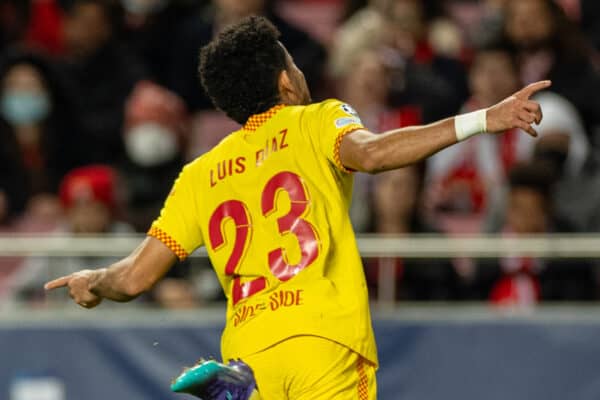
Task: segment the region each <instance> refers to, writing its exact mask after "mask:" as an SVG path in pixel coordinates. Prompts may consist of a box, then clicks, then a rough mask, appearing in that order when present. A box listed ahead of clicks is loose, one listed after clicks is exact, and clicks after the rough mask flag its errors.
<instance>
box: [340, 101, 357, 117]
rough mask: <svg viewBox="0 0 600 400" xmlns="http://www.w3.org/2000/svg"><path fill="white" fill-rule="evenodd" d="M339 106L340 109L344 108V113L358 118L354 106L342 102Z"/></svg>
mask: <svg viewBox="0 0 600 400" xmlns="http://www.w3.org/2000/svg"><path fill="white" fill-rule="evenodd" d="M340 107H342V110H344V112H345V113H346V114H348V115H351V116H353V117H356V118H359V117H358V113H357V112H356V110H355V109H354V108H352V106H351V105H349V104H345V103H344V104H342V105H341V106H340ZM359 119H360V118H359Z"/></svg>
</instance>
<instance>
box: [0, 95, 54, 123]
mask: <svg viewBox="0 0 600 400" xmlns="http://www.w3.org/2000/svg"><path fill="white" fill-rule="evenodd" d="M0 112H2V116H3V117H4V118H5V119H6V120H7V121H8V123H10V124H11V125H28V124H35V123H38V122H40V121H42V120H43V119H44V118H46V117H47V116H48V114H49V112H50V100H49V99H48V96H47V95H45V94H42V93H35V92H28V91H25V90H8V91H6V92H5V93H4V94H3V95H2V100H1V103H0Z"/></svg>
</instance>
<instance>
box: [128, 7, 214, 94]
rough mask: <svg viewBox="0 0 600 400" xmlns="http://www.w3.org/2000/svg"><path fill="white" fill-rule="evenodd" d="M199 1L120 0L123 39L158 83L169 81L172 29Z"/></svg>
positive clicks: (177, 26)
mask: <svg viewBox="0 0 600 400" xmlns="http://www.w3.org/2000/svg"><path fill="white" fill-rule="evenodd" d="M199 3H200V4H202V3H207V1H199V2H198V1H193V2H191V1H182V0H121V4H122V5H123V9H124V11H125V13H124V35H123V39H124V41H125V42H126V44H127V45H128V47H129V48H130V49H131V50H132V51H134V52H135V53H136V54H137V55H138V56H139V57H140V58H141V60H142V61H143V62H144V65H145V66H146V67H147V68H148V72H149V74H150V76H151V77H152V79H153V80H154V81H156V82H157V83H159V84H160V85H163V86H164V85H166V84H168V82H169V71H170V65H171V63H172V62H173V59H174V57H177V56H178V55H177V54H175V53H174V52H173V50H174V48H176V47H177V46H174V42H175V40H176V32H177V30H178V28H179V26H180V25H181V24H182V23H183V22H184V21H186V20H187V19H188V18H189V16H190V15H191V14H193V13H195V12H196V11H197V9H198V8H199Z"/></svg>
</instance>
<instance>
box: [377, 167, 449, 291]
mask: <svg viewBox="0 0 600 400" xmlns="http://www.w3.org/2000/svg"><path fill="white" fill-rule="evenodd" d="M373 183H374V187H373V191H372V213H373V219H372V221H373V227H372V232H374V233H377V234H382V235H395V236H411V235H413V234H419V233H433V232H434V231H433V229H432V228H431V227H429V225H428V224H427V223H426V222H425V221H424V220H423V218H422V215H421V210H420V208H419V205H420V204H422V202H421V194H422V186H423V171H422V166H410V167H406V168H402V169H399V170H394V171H388V172H384V173H381V174H379V175H377V176H376V177H375V179H374V182H373ZM381 268H394V270H395V278H396V282H395V285H396V298H397V299H403V300H449V299H451V298H453V297H454V296H456V295H457V294H456V292H455V290H456V280H455V274H454V271H453V269H452V265H451V264H450V263H449V262H448V261H444V260H428V259H401V258H392V259H390V258H381V259H375V260H371V261H367V262H366V263H365V275H366V278H367V284H368V285H369V293H370V295H371V296H377V294H378V290H379V283H380V274H381V273H382V272H381Z"/></svg>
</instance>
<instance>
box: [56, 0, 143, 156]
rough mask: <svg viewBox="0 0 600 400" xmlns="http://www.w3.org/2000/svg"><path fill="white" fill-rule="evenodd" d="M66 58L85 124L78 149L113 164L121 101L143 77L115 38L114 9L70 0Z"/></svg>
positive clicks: (96, 0) (118, 147) (98, 0)
mask: <svg viewBox="0 0 600 400" xmlns="http://www.w3.org/2000/svg"><path fill="white" fill-rule="evenodd" d="M66 12H67V14H66V19H65V23H64V37H65V45H66V49H67V52H66V56H65V58H64V60H63V62H62V67H63V68H64V70H65V71H66V73H67V74H68V76H69V77H70V78H71V80H72V83H73V86H74V89H75V90H76V93H77V95H78V97H77V103H78V104H79V105H80V108H81V110H80V112H81V115H82V119H83V123H84V126H83V127H84V131H83V132H82V134H81V135H80V136H79V141H78V148H79V151H80V153H81V157H82V158H83V159H84V160H86V161H87V162H108V163H111V162H115V161H116V160H118V159H119V158H120V157H121V156H122V154H123V151H122V141H121V127H122V126H123V110H124V105H125V99H126V98H127V96H128V95H129V93H130V92H131V90H132V89H133V86H134V85H135V83H136V82H138V81H139V80H141V79H142V78H143V77H144V76H145V72H144V70H143V68H142V66H141V64H140V62H139V61H138V60H137V59H136V58H135V57H134V56H133V54H131V53H129V52H127V51H126V50H125V49H124V48H123V47H122V46H120V44H119V43H118V42H117V41H116V40H115V25H116V23H117V22H116V19H117V18H116V17H115V14H114V13H115V11H114V7H113V6H112V5H110V3H109V2H105V1H102V0H74V1H73V2H72V4H71V5H69V6H68V8H67V10H66Z"/></svg>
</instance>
